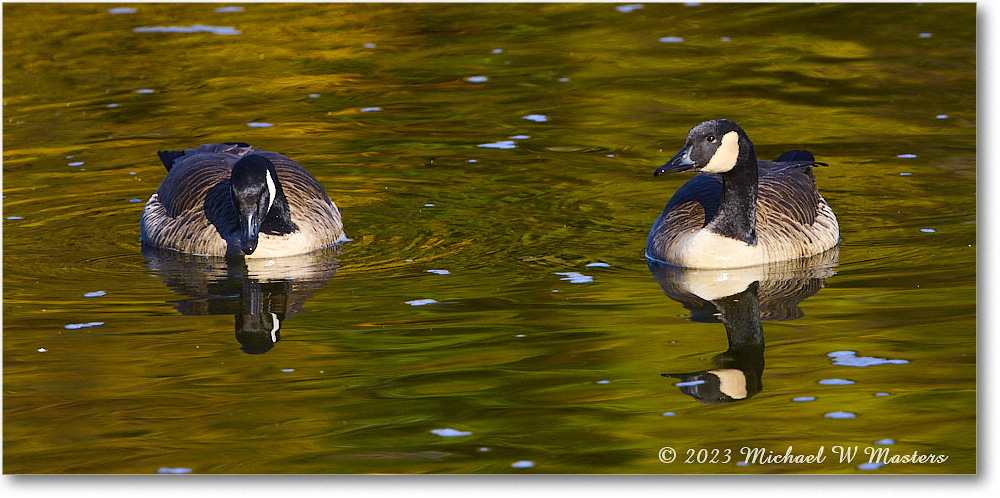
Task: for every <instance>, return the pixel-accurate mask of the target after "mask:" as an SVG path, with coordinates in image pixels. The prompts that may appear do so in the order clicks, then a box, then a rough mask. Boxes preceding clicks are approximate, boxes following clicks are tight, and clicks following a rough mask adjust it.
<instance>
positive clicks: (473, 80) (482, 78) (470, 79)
mask: <svg viewBox="0 0 1000 498" xmlns="http://www.w3.org/2000/svg"><path fill="white" fill-rule="evenodd" d="M489 80H490V79H489V78H487V77H486V76H469V77H468V78H465V81H468V82H469V83H486V82H487V81H489Z"/></svg>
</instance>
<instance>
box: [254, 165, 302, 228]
mask: <svg viewBox="0 0 1000 498" xmlns="http://www.w3.org/2000/svg"><path fill="white" fill-rule="evenodd" d="M275 178H277V174H275ZM274 190H275V194H274V204H272V205H271V209H270V210H268V211H267V216H265V217H264V220H263V221H262V222H261V223H260V231H261V233H266V234H268V235H285V234H288V233H292V232H294V231H296V230H298V229H299V227H298V226H297V225H296V224H295V223H294V222H293V221H292V213H291V210H290V209H289V207H288V199H286V198H285V192H284V191H282V190H281V184H280V183H278V182H277V181H276V182H274Z"/></svg>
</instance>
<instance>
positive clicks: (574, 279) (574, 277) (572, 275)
mask: <svg viewBox="0 0 1000 498" xmlns="http://www.w3.org/2000/svg"><path fill="white" fill-rule="evenodd" d="M556 275H563V276H565V277H566V278H560V279H559V280H569V283H571V284H585V283H587V282H593V281H594V277H591V276H589V275H584V274H582V273H577V272H575V271H571V272H557V273H556Z"/></svg>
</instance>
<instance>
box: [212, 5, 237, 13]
mask: <svg viewBox="0 0 1000 498" xmlns="http://www.w3.org/2000/svg"><path fill="white" fill-rule="evenodd" d="M215 11H216V12H219V13H221V14H228V13H230V12H243V7H237V6H231V7H216V8H215Z"/></svg>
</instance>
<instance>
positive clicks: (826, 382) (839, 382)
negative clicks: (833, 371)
mask: <svg viewBox="0 0 1000 498" xmlns="http://www.w3.org/2000/svg"><path fill="white" fill-rule="evenodd" d="M853 383H854V381H853V380H847V379H823V380H821V381H819V384H820V385H823V386H848V385H851V384H853Z"/></svg>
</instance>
